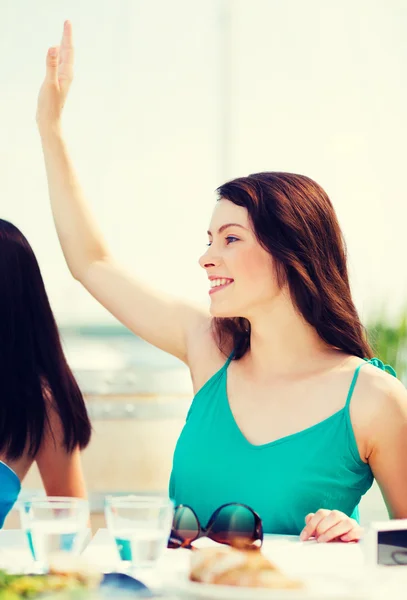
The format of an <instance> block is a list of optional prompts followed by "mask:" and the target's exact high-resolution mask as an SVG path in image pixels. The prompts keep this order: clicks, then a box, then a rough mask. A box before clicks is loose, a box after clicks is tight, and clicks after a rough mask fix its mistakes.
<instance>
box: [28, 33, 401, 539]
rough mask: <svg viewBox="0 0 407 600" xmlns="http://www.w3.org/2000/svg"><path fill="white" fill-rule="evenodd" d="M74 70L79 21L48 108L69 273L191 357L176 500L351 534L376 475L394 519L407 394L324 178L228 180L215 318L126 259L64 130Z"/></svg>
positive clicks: (56, 54)
mask: <svg viewBox="0 0 407 600" xmlns="http://www.w3.org/2000/svg"><path fill="white" fill-rule="evenodd" d="M72 73H73V45H72V28H71V25H70V23H69V22H67V23H66V24H65V27H64V33H63V38H62V43H61V48H60V49H58V48H52V49H51V50H50V51H49V53H48V55H47V71H46V77H45V80H44V83H43V85H42V88H41V91H40V95H39V101H38V111H37V122H38V126H39V131H40V134H41V140H42V146H43V151H44V157H45V164H46V170H47V177H48V184H49V192H50V199H51V205H52V210H53V215H54V220H55V225H56V228H57V232H58V236H59V239H60V242H61V246H62V249H63V252H64V256H65V258H66V261H67V264H68V267H69V268H70V270H71V273H72V275H73V276H74V277H75V278H76V279H77V280H78V281H80V282H81V283H82V285H83V286H84V287H85V288H86V289H87V290H88V291H89V292H90V293H91V294H92V295H93V296H94V297H95V298H96V299H97V300H98V301H99V302H101V303H102V304H103V305H104V306H105V307H106V308H107V309H108V310H109V311H110V312H111V313H112V314H113V315H115V316H116V317H117V318H118V319H119V320H120V321H122V322H123V323H124V324H125V325H126V326H127V327H128V328H129V329H131V330H132V331H134V332H135V333H136V334H137V335H138V336H140V337H143V338H144V339H145V340H147V341H148V342H150V343H151V344H154V345H155V346H157V347H158V348H161V349H163V350H165V351H166V352H169V353H171V354H173V355H174V356H176V357H178V358H180V359H181V360H183V361H184V362H185V363H186V364H187V365H188V367H189V369H190V372H191V376H192V381H193V385H194V390H195V398H194V400H193V402H192V405H191V408H190V410H189V413H188V417H187V420H186V423H185V427H184V429H183V431H182V433H181V436H180V438H179V440H178V444H177V447H176V450H175V454H174V463H173V471H172V476H171V482H170V494H171V497H172V498H173V500H174V501H175V502H176V503H177V504H184V505H189V506H190V507H191V508H192V509H193V510H194V511H195V513H196V515H197V518H198V520H199V522H200V523H201V524H202V526H203V527H204V528H205V527H206V526H207V521H208V519H209V517H210V515H211V514H213V513H214V512H215V511H216V510H217V509H218V508H219V507H220V506H221V505H224V504H232V505H236V504H238V505H242V504H244V505H246V506H249V507H250V509H252V510H254V511H255V512H256V513H258V514H259V515H260V517H261V519H262V521H263V528H264V530H265V531H266V532H274V533H296V534H299V533H301V532H302V533H301V535H302V538H303V539H307V538H308V537H310V536H316V537H317V538H318V539H319V540H320V541H331V540H333V539H341V540H343V541H352V540H357V539H359V537H360V535H361V530H360V527H359V525H358V503H359V501H360V498H361V496H362V495H363V494H364V493H365V492H366V491H367V490H368V489H369V487H370V486H371V484H372V481H373V478H374V477H376V479H377V481H378V483H379V485H380V487H381V489H382V492H383V495H384V497H385V500H386V503H387V505H388V506H389V510H390V513H391V515H392V516H394V517H407V436H406V435H405V432H406V430H407V393H406V390H405V388H404V387H403V386H402V385H401V384H400V382H398V381H397V379H396V378H395V377H392V376H391V375H389V374H388V373H386V370H389V369H388V368H387V367H386V366H385V365H383V364H382V363H381V362H380V361H379V360H377V359H374V360H373V359H372V360H369V359H371V356H372V353H371V350H370V347H369V345H368V343H367V341H366V338H365V333H364V329H363V327H362V325H361V323H360V320H359V317H358V315H357V312H356V309H355V306H354V304H353V301H352V297H351V293H350V288H349V282H348V275H347V266H346V254H345V248H344V244H343V240H342V235H341V232H340V229H339V225H338V223H337V219H336V216H335V212H334V209H333V207H332V205H331V203H330V201H329V199H328V196H327V195H326V193H325V192H324V190H322V188H321V187H320V186H319V185H318V184H316V183H315V182H314V181H312V180H311V179H309V178H308V177H305V176H302V175H295V174H290V173H273V172H271V173H257V174H254V175H250V176H248V177H243V178H240V179H236V180H234V181H231V182H229V183H227V184H225V185H223V186H221V187H220V188H219V190H218V191H219V201H218V202H217V204H216V206H215V209H214V212H213V216H212V222H211V225H210V228H209V229H210V231H209V232H208V234H209V247H208V250H207V251H206V253H205V254H204V255H203V256H202V257H201V259H200V265H201V267H202V268H203V269H204V270H205V271H206V273H207V275H208V277H209V280H210V285H211V289H210V298H211V305H210V314H208V312H207V311H206V310H204V309H200V308H198V307H196V306H192V305H190V304H188V303H187V302H185V301H183V300H182V299H174V298H170V297H166V296H165V295H163V294H162V293H160V292H157V291H155V290H151V289H149V288H148V287H147V286H146V285H144V283H142V282H140V281H138V280H137V279H135V278H134V277H132V276H131V275H130V274H128V273H126V272H125V271H124V270H123V269H122V268H121V267H119V266H118V265H117V263H116V262H115V260H114V259H113V257H112V256H111V254H110V252H109V250H108V248H107V246H106V243H105V241H104V239H103V237H102V236H101V234H100V233H99V231H98V229H97V227H96V225H95V223H94V221H93V218H92V216H91V214H90V211H89V208H88V206H87V204H86V202H85V200H84V198H83V195H82V192H81V189H80V185H79V183H78V181H77V179H76V177H75V173H74V170H73V167H72V165H71V162H70V159H69V156H68V152H67V149H66V146H65V143H64V140H63V136H62V130H61V115H62V108H63V106H64V104H65V101H66V96H67V93H68V91H69V87H70V83H71V80H72ZM304 525H305V527H304ZM225 527H228V524H227V523H226V524H225ZM246 533H247V532H246Z"/></svg>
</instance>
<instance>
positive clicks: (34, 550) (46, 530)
mask: <svg viewBox="0 0 407 600" xmlns="http://www.w3.org/2000/svg"><path fill="white" fill-rule="evenodd" d="M19 509H20V518H21V527H22V529H23V530H24V532H25V534H26V536H27V542H28V546H29V548H30V551H31V554H32V557H33V559H34V560H35V561H36V563H37V567H38V568H39V570H42V571H45V572H46V571H47V570H48V568H49V563H50V560H52V555H53V554H55V553H60V552H66V553H69V554H73V555H78V554H80V553H81V552H82V550H83V547H84V544H85V541H86V538H87V535H88V523H89V503H88V501H87V500H84V499H82V498H64V497H60V496H55V497H52V496H48V497H44V498H35V497H34V498H31V499H30V500H26V501H22V502H20V503H19Z"/></svg>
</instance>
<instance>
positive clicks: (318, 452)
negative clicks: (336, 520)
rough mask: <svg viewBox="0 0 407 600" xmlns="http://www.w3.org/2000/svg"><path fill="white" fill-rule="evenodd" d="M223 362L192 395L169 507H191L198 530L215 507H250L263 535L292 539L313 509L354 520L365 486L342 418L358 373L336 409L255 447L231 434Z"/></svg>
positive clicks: (368, 481) (365, 472) (367, 473)
mask: <svg viewBox="0 0 407 600" xmlns="http://www.w3.org/2000/svg"><path fill="white" fill-rule="evenodd" d="M230 360H231V358H229V359H228V361H227V362H226V363H225V365H224V366H223V367H222V368H221V369H220V370H219V371H218V372H217V373H215V375H213V377H211V379H209V381H207V382H206V384H205V385H204V386H203V387H202V388H201V389H200V390H199V392H198V393H197V394H196V396H195V398H194V400H193V402H192V405H191V408H190V410H189V413H188V415H187V419H186V423H185V426H184V428H183V430H182V432H181V435H180V437H179V439H178V442H177V445H176V448H175V453H174V461H173V470H172V474H171V480H170V491H169V493H170V497H171V498H172V499H173V501H174V502H175V504H176V505H178V504H184V505H188V506H190V507H191V508H193V509H194V511H195V512H196V514H197V516H198V518H199V520H200V522H201V525H202V526H204V527H205V526H206V525H207V522H208V519H209V518H210V516H211V515H212V513H213V512H214V511H215V510H216V509H217V508H218V507H219V506H221V505H223V504H226V503H229V502H239V503H242V504H246V505H248V506H250V507H251V508H252V509H253V510H255V511H256V512H257V513H258V514H259V516H260V517H261V519H262V521H263V529H264V532H265V533H282V534H295V535H298V534H299V533H300V532H301V531H302V529H303V528H304V525H305V516H306V515H307V514H308V513H311V512H316V511H317V510H318V509H320V508H325V509H332V510H333V509H336V510H339V511H342V512H344V513H346V514H347V515H349V516H352V517H353V518H356V519H358V517H359V514H358V504H359V501H360V499H361V497H362V496H363V494H365V493H366V492H367V490H368V489H369V488H370V487H371V485H372V482H373V474H372V471H371V469H370V467H369V465H368V464H366V463H364V462H363V461H362V459H361V458H360V455H359V451H358V447H357V444H356V439H355V435H354V432H353V428H352V423H351V419H350V413H349V405H350V400H351V398H352V394H353V390H354V387H355V384H356V381H357V378H358V375H359V371H360V369H361V367H363V365H364V364H366V363H371V364H373V365H375V366H377V367H379V368H381V369H383V370H384V369H387V370H391V372H392V374H393V375H395V373H394V371H393V370H392V369H391V367H388V366H387V365H383V363H382V362H381V361H380V360H378V359H371V360H369V361H366V363H362V364H361V365H359V367H357V369H356V370H355V373H354V376H353V380H352V383H351V386H350V389H349V393H348V396H347V399H346V402H345V405H344V407H343V408H342V409H340V410H339V411H337V412H336V413H335V414H333V415H332V416H330V417H328V418H327V419H324V420H323V421H321V422H319V423H317V424H316V425H313V426H311V427H308V428H307V429H304V430H302V431H299V432H297V433H294V434H292V435H287V436H285V437H283V438H280V439H278V440H275V441H273V442H270V443H268V444H262V445H259V446H255V445H253V444H251V443H250V442H249V441H248V440H247V439H246V438H245V436H244V435H243V433H242V432H241V430H240V429H239V427H238V425H237V423H236V421H235V419H234V416H233V414H232V411H231V409H230V406H229V401H228V397H227V385H226V383H227V368H228V365H229V363H230Z"/></svg>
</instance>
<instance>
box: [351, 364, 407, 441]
mask: <svg viewBox="0 0 407 600" xmlns="http://www.w3.org/2000/svg"><path fill="white" fill-rule="evenodd" d="M389 371H390V370H389V369H388V368H386V365H384V364H383V363H382V362H381V361H380V360H378V359H373V360H372V361H367V362H366V363H365V362H363V363H362V362H361V363H360V370H359V376H358V380H357V385H356V386H355V392H354V398H352V411H353V416H354V418H355V420H357V421H358V422H359V423H363V429H364V430H365V431H366V434H367V435H369V436H373V437H374V436H375V434H376V433H378V432H380V431H381V430H383V428H389V427H391V426H392V424H395V423H396V422H399V423H400V422H401V421H403V422H405V425H406V426H407V390H406V388H405V386H404V385H403V384H402V382H401V381H400V380H399V379H397V377H395V376H394V374H393V373H392V372H389Z"/></svg>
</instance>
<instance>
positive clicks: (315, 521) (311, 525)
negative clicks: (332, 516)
mask: <svg viewBox="0 0 407 600" xmlns="http://www.w3.org/2000/svg"><path fill="white" fill-rule="evenodd" d="M330 512H331V511H330V510H325V509H323V508H320V509H319V510H317V512H316V513H315V514H312V513H310V514H309V515H307V516H306V518H305V522H306V525H305V527H304V529H303V530H302V532H301V534H300V540H302V541H303V542H305V540H308V539H309V538H310V537H312V536H314V535H315V533H316V531H317V527H318V525H319V524H320V522H321V521H322V519H324V518H325V517H326V516H327V515H329V513H330ZM307 519H308V522H307Z"/></svg>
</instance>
